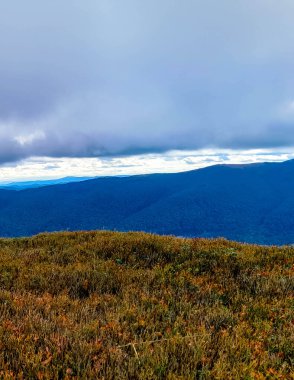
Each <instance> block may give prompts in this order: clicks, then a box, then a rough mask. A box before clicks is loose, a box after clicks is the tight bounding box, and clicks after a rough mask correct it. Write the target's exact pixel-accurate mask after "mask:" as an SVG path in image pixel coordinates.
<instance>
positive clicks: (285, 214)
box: [0, 160, 294, 244]
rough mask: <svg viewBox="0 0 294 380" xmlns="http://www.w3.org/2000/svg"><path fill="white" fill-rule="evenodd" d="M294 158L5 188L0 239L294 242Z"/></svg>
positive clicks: (0, 206)
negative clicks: (107, 234) (87, 234)
mask: <svg viewBox="0 0 294 380" xmlns="http://www.w3.org/2000/svg"><path fill="white" fill-rule="evenodd" d="M293 178H294V161H293V160H292V161H286V162H283V163H267V164H255V165H233V166H232V165H228V166H226V165H217V166H212V167H208V168H205V169H201V170H194V171H190V172H184V173H176V174H153V175H141V176H132V177H122V178H117V177H116V178H111V177H108V178H98V179H94V180H89V181H84V182H80V183H71V184H64V185H55V186H47V187H43V188H37V189H27V190H22V191H12V190H0V236H27V235H32V234H36V233H39V232H43V231H60V230H92V229H108V230H120V231H129V230H137V231H146V232H154V233H159V234H174V235H177V236H186V237H189V236H191V237H197V236H198V237H225V238H229V239H233V240H239V241H246V242H254V243H260V244H293V243H294V218H293V215H294V196H293V194H294V180H293Z"/></svg>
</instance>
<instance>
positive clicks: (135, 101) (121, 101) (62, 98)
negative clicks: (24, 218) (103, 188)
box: [0, 0, 294, 163]
mask: <svg viewBox="0 0 294 380" xmlns="http://www.w3.org/2000/svg"><path fill="white" fill-rule="evenodd" d="M293 37H294V2H293V1H292V0H281V1H279V2H276V1H274V0H256V1H254V2H248V1H245V0H226V1H223V2H220V1H218V0H205V1H204V0H202V1H201V0H187V1H185V2H182V1H179V0H162V1H160V2H158V1H155V0H148V1H145V0H143V1H140V2H138V1H136V0H126V1H124V2H121V1H118V0H100V1H99V2H98V1H96V0H88V1H86V2H85V1H81V0H79V1H78V0H64V1H62V2H60V1H57V0H52V1H50V2H45V3H44V2H42V3H41V2H40V1H38V0H27V1H26V2H21V3H20V2H18V1H16V0H11V1H9V2H3V4H1V5H0V46H1V52H2V53H1V61H0V83H1V87H0V163H5V162H10V161H17V160H20V159H23V158H26V157H30V156H50V157H96V156H119V155H133V154H138V153H148V152H150V153H151V152H164V151H168V150H171V149H177V150H189V149H190V150H191V149H194V150H195V149H204V148H231V149H247V148H275V147H285V146H288V147H289V146H294V106H293V104H294V77H293V75H292V71H293V65H294V44H293Z"/></svg>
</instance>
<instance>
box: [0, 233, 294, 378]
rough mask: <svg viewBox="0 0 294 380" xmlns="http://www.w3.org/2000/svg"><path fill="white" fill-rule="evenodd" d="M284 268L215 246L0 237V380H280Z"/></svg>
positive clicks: (279, 261) (287, 254)
mask: <svg viewBox="0 0 294 380" xmlns="http://www.w3.org/2000/svg"><path fill="white" fill-rule="evenodd" d="M293 268H294V248H293V247H286V246H285V247H281V248H278V247H262V246H257V245H246V244H239V243H235V242H231V241H227V240H224V239H217V240H209V239H208V240H207V239H180V238H175V237H171V236H156V235H149V234H143V233H114V232H106V231H104V232H103V231H102V232H80V233H69V232H66V233H58V234H41V235H38V236H35V237H32V238H23V239H1V240H0V346H1V351H0V377H1V378H3V379H77V378H81V379H119V380H123V379H130V378H131V379H140V380H144V379H185V380H189V379H191V380H192V379H193V380H194V379H236V380H238V379H252V380H253V379H290V378H291V376H292V375H293V365H294V345H293V342H294V335H293V332H294V329H293V306H294V304H293V301H294V299H293V294H294V277H293ZM291 374H292V375H291Z"/></svg>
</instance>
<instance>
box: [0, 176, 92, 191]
mask: <svg viewBox="0 0 294 380" xmlns="http://www.w3.org/2000/svg"><path fill="white" fill-rule="evenodd" d="M88 179H93V177H63V178H58V179H48V180H43V181H42V180H40V181H24V182H9V183H2V184H1V183H0V189H13V190H24V189H33V188H35V187H43V186H52V185H60V184H65V183H71V182H81V181H86V180H88Z"/></svg>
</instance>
